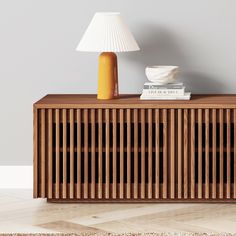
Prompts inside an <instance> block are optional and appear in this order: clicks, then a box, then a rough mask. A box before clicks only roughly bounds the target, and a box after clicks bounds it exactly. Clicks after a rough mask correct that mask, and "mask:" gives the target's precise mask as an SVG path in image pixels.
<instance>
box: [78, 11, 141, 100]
mask: <svg viewBox="0 0 236 236" xmlns="http://www.w3.org/2000/svg"><path fill="white" fill-rule="evenodd" d="M76 50H77V51H85V52H101V54H100V56H99V69H98V94H97V98H98V99H112V98H115V97H117V96H118V70H117V56H116V54H115V52H129V51H138V50H140V49H139V46H138V44H137V42H136V41H135V39H134V37H133V35H132V33H131V32H130V31H129V29H128V27H127V26H126V24H125V23H124V21H123V20H122V18H121V16H120V13H118V12H98V13H96V14H95V15H94V17H93V19H92V21H91V22H90V24H89V26H88V28H87V30H86V31H85V33H84V35H83V37H82V39H81V41H80V42H79V44H78V46H77V48H76Z"/></svg>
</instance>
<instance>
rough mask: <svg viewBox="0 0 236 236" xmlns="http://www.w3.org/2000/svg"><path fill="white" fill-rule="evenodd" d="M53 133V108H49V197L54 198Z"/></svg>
mask: <svg viewBox="0 0 236 236" xmlns="http://www.w3.org/2000/svg"><path fill="white" fill-rule="evenodd" d="M52 142H53V135H52V109H48V175H47V178H48V196H47V197H48V198H52V188H53V185H52V176H53V172H52V168H53V161H52V159H53V145H52Z"/></svg>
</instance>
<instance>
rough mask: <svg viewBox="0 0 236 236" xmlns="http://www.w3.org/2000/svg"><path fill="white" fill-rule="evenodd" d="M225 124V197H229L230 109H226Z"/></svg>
mask: <svg viewBox="0 0 236 236" xmlns="http://www.w3.org/2000/svg"><path fill="white" fill-rule="evenodd" d="M226 125H227V138H226V142H227V144H226V150H227V180H226V181H227V184H226V198H230V197H231V192H230V182H231V178H230V175H231V171H230V168H231V166H230V159H231V150H230V148H231V145H230V141H231V130H230V129H231V127H230V126H231V124H230V109H227V110H226Z"/></svg>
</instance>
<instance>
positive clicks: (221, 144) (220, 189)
mask: <svg viewBox="0 0 236 236" xmlns="http://www.w3.org/2000/svg"><path fill="white" fill-rule="evenodd" d="M223 129H224V117H223V109H220V187H219V198H221V199H222V198H223V197H224V166H223V165H224V143H223V140H224V132H223V131H224V130H223Z"/></svg>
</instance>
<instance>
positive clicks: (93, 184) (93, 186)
mask: <svg viewBox="0 0 236 236" xmlns="http://www.w3.org/2000/svg"><path fill="white" fill-rule="evenodd" d="M95 122H96V118H95V109H91V158H92V160H91V198H95V197H96V182H95V181H96V179H95V167H96V159H95V158H96V155H95V153H96V139H95V138H96V136H95V135H96V133H95V132H96V128H95Z"/></svg>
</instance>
